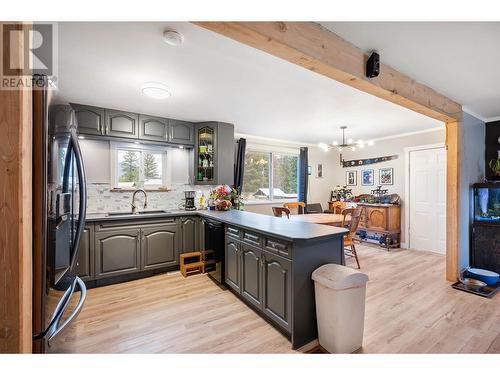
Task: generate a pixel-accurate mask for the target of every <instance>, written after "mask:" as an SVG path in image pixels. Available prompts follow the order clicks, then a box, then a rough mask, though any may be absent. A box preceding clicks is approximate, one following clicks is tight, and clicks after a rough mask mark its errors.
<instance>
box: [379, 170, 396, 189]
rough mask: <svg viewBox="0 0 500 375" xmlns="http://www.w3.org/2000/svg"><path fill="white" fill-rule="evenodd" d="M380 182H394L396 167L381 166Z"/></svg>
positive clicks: (381, 183) (389, 183)
mask: <svg viewBox="0 0 500 375" xmlns="http://www.w3.org/2000/svg"><path fill="white" fill-rule="evenodd" d="M378 172H379V174H378V177H379V184H380V185H392V184H393V183H394V169H393V168H380V169H379V170H378Z"/></svg>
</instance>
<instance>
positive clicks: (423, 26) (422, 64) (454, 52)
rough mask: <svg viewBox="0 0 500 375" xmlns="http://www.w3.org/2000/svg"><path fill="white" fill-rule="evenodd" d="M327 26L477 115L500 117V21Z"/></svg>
mask: <svg viewBox="0 0 500 375" xmlns="http://www.w3.org/2000/svg"><path fill="white" fill-rule="evenodd" d="M321 24H322V25H323V26H325V27H326V28H328V29H329V30H331V31H333V32H334V33H336V34H337V35H339V36H341V37H342V38H344V39H346V40H348V41H349V42H351V43H353V44H354V45H356V46H358V47H359V48H361V49H363V50H365V51H367V52H368V51H371V50H377V51H378V52H379V53H380V56H381V57H380V60H381V62H383V63H385V64H387V65H390V66H392V67H393V68H395V69H397V70H399V71H400V72H403V73H405V74H407V75H409V76H410V77H412V78H413V79H415V80H417V81H419V82H421V83H424V84H426V85H427V86H430V87H432V88H433V89H434V90H436V91H438V92H440V93H442V94H444V95H446V96H447V97H449V98H451V99H453V100H455V101H456V102H458V103H460V104H462V105H463V106H464V109H465V110H466V111H468V112H470V113H471V114H477V115H479V116H480V117H482V118H483V119H488V118H494V117H497V116H500V64H499V62H500V48H499V46H500V22H490V23H487V22H433V23H432V22H322V23H321Z"/></svg>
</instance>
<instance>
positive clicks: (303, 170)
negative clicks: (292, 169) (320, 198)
mask: <svg viewBox="0 0 500 375" xmlns="http://www.w3.org/2000/svg"><path fill="white" fill-rule="evenodd" d="M307 151H308V150H307V147H301V148H300V156H299V192H298V199H299V202H304V203H305V204H307V185H308V177H309V176H308V160H307V154H308V152H307Z"/></svg>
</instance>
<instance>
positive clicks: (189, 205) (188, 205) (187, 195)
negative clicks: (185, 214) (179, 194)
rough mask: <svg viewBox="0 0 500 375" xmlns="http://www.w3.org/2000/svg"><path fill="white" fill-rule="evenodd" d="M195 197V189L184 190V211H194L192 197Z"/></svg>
mask: <svg viewBox="0 0 500 375" xmlns="http://www.w3.org/2000/svg"><path fill="white" fill-rule="evenodd" d="M195 197H196V191H194V190H186V191H184V205H183V206H184V209H185V210H186V211H195V210H196V206H195V205H194V198H195Z"/></svg>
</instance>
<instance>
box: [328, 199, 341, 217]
mask: <svg viewBox="0 0 500 375" xmlns="http://www.w3.org/2000/svg"><path fill="white" fill-rule="evenodd" d="M344 205H345V204H344V202H340V201H336V202H328V210H325V213H328V214H341V213H342V209H343V208H344Z"/></svg>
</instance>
